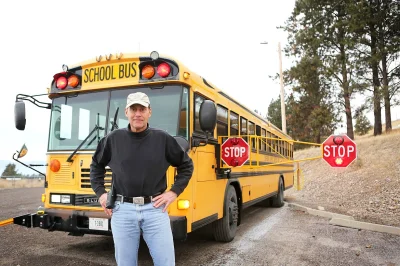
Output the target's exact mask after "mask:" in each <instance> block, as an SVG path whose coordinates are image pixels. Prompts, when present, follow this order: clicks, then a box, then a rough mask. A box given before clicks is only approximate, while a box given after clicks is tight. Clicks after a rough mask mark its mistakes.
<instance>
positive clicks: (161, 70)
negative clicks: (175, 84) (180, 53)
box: [157, 63, 171, 78]
mask: <svg viewBox="0 0 400 266" xmlns="http://www.w3.org/2000/svg"><path fill="white" fill-rule="evenodd" d="M169 73H171V67H170V66H169V65H168V64H167V63H161V64H159V65H158V67H157V74H158V75H159V76H160V77H162V78H165V77H168V75H169Z"/></svg>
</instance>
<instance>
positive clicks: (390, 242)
mask: <svg viewBox="0 0 400 266" xmlns="http://www.w3.org/2000/svg"><path fill="white" fill-rule="evenodd" d="M42 191H43V189H42V188H24V189H5V190H0V207H1V211H0V220H4V219H7V218H11V217H13V216H16V215H19V214H25V213H28V212H34V211H35V210H36V208H37V207H38V206H39V205H40V195H41V193H42ZM0 241H1V242H0V265H20V266H25V265H43V266H46V265H49V266H50V265H75V266H76V265H115V261H114V253H113V241H112V238H111V237H104V236H91V235H85V236H83V237H72V236H68V235H67V233H63V232H48V231H46V230H42V229H38V228H35V229H28V228H25V227H22V226H18V225H8V226H4V227H0ZM399 250H400V236H394V235H389V234H383V233H377V232H370V231H364V230H357V229H349V228H342V227H336V226H332V225H329V224H328V219H325V218H321V217H316V216H311V215H308V214H305V213H303V212H301V211H295V210H293V209H290V208H288V207H282V208H280V209H267V208H261V207H251V208H248V209H246V211H245V214H244V218H243V220H242V225H241V226H240V227H239V230H238V234H237V236H236V238H235V239H234V240H233V241H232V242H230V243H217V242H215V241H214V240H213V239H212V235H211V234H210V233H209V228H203V229H201V230H199V231H196V232H194V233H192V234H190V235H189V237H188V240H187V241H185V242H176V243H175V253H176V264H177V265H296V266H297V265H390V266H394V265H400V251H399ZM139 261H140V265H152V261H151V257H150V255H149V252H148V249H147V247H146V245H145V243H144V242H142V243H141V248H140V250H139Z"/></svg>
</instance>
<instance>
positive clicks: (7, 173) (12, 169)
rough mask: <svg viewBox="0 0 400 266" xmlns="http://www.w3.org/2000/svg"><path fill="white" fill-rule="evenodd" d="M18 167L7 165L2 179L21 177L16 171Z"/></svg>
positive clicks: (11, 164)
mask: <svg viewBox="0 0 400 266" xmlns="http://www.w3.org/2000/svg"><path fill="white" fill-rule="evenodd" d="M15 167H16V165H15V164H13V163H9V164H7V165H6V168H5V169H4V171H3V173H2V174H1V178H6V177H9V176H20V175H21V174H19V173H18V172H17V171H16V169H15Z"/></svg>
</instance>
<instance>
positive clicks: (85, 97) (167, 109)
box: [48, 85, 189, 151]
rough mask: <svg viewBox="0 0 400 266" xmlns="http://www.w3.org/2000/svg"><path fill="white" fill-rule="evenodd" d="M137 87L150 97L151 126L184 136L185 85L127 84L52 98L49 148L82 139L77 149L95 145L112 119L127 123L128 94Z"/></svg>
mask: <svg viewBox="0 0 400 266" xmlns="http://www.w3.org/2000/svg"><path fill="white" fill-rule="evenodd" d="M137 91H141V92H144V93H146V94H147V95H148V96H149V98H150V103H151V109H152V115H151V117H150V119H149V124H150V126H151V127H155V128H159V129H163V130H165V131H167V132H168V133H169V134H170V135H172V136H176V135H179V136H182V137H184V138H186V139H188V126H187V125H188V118H189V115H188V95H189V93H188V89H187V88H186V87H183V86H182V85H165V86H163V87H162V88H161V87H157V88H150V87H127V88H124V89H120V90H111V91H110V90H109V91H101V92H91V93H78V94H74V95H61V96H60V97H57V98H54V99H53V105H52V111H51V122H50V134H49V143H48V150H49V151H61V150H74V149H76V148H77V147H78V146H79V145H80V144H81V143H82V141H83V140H85V139H86V138H87V137H88V136H89V135H90V133H91V132H92V130H93V129H95V128H96V126H97V129H96V130H95V132H93V134H92V135H91V136H90V137H89V139H87V141H86V142H85V143H84V145H83V146H82V147H81V149H80V150H93V149H96V147H97V144H98V142H99V140H100V139H101V138H102V137H104V136H105V135H106V134H107V133H108V132H110V131H111V128H112V126H113V123H114V117H115V116H116V114H117V116H116V118H117V119H116V125H117V128H123V127H127V126H128V119H127V118H126V116H125V106H126V98H127V96H128V94H130V93H133V92H137Z"/></svg>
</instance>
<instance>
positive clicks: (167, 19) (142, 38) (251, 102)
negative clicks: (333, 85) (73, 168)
mask: <svg viewBox="0 0 400 266" xmlns="http://www.w3.org/2000/svg"><path fill="white" fill-rule="evenodd" d="M294 2H295V1H294V0H281V1H265V0H264V1H263V0H255V1H208V0H206V1H176V0H169V1H157V0H154V1H151V5H150V4H149V1H132V0H131V1H117V0H116V1H112V2H111V1H103V0H99V1H77V0H71V1H51V4H50V2H46V4H42V2H41V1H28V0H22V1H2V2H1V3H0V10H1V11H2V14H1V16H0V25H2V30H1V31H2V41H1V43H0V47H1V51H2V56H1V57H0V58H1V59H0V60H1V64H0V73H1V74H0V75H1V76H0V77H1V80H2V82H1V87H2V88H1V90H2V92H3V94H2V97H1V103H2V104H1V107H0V108H1V111H2V123H0V132H1V138H0V141H1V143H0V144H1V149H0V160H8V159H10V158H11V156H12V154H13V153H14V152H15V150H17V149H19V148H20V147H21V146H22V145H23V144H24V143H26V145H27V147H28V149H29V153H28V155H27V156H26V158H25V159H26V160H44V159H45V154H46V150H47V136H48V126H49V119H50V112H49V110H45V109H40V108H37V107H36V106H34V105H32V104H30V103H27V104H26V108H27V124H26V130H25V131H18V130H17V129H15V126H14V109H13V108H14V107H13V106H14V101H15V96H16V94H18V93H24V94H41V93H46V88H47V87H49V85H50V82H51V81H52V77H53V75H54V74H55V73H58V72H60V71H61V70H62V69H61V66H62V65H63V64H67V65H73V64H76V63H79V62H82V61H85V60H88V59H92V58H95V57H96V56H98V55H105V54H109V53H116V52H123V53H128V52H129V53H130V52H138V51H140V52H149V53H150V52H151V51H153V50H156V51H158V52H159V53H160V54H163V55H170V56H173V57H175V58H176V59H178V60H180V61H181V62H182V63H183V64H185V65H186V66H188V67H189V68H190V69H191V70H192V71H194V72H196V73H198V74H200V75H201V76H203V77H205V78H206V79H207V80H209V81H210V82H212V83H213V84H215V85H216V86H218V87H220V88H221V89H223V90H224V91H226V92H227V93H228V94H230V95H231V96H232V97H233V98H236V99H238V100H240V101H241V102H242V103H243V104H244V105H246V106H248V107H250V108H251V109H253V110H254V109H257V110H259V111H260V112H261V113H262V114H263V115H264V114H266V112H267V109H268V104H269V103H270V102H271V99H272V98H274V99H276V98H277V97H279V83H278V82H277V81H272V80H271V79H269V77H268V76H270V75H275V74H276V73H277V72H278V69H279V68H278V67H279V64H278V62H279V61H278V53H277V45H278V42H281V43H282V47H283V46H284V45H285V43H286V34H285V33H284V32H282V31H281V30H278V29H276V27H277V26H279V25H283V23H284V21H285V20H286V19H287V18H288V17H289V15H290V13H291V11H292V9H293V7H294ZM263 41H268V43H269V44H268V45H261V44H260V42H263ZM289 65H290V60H289V59H286V58H284V61H283V68H284V69H285V68H287V67H288V66H289ZM244 66H246V68H243V67H244ZM252 76H254V78H251V77H252ZM41 99H42V100H46V98H45V97H43V98H41ZM397 116H398V118H400V115H399V114H397ZM395 117H396V115H394V116H393V118H394V119H395Z"/></svg>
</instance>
